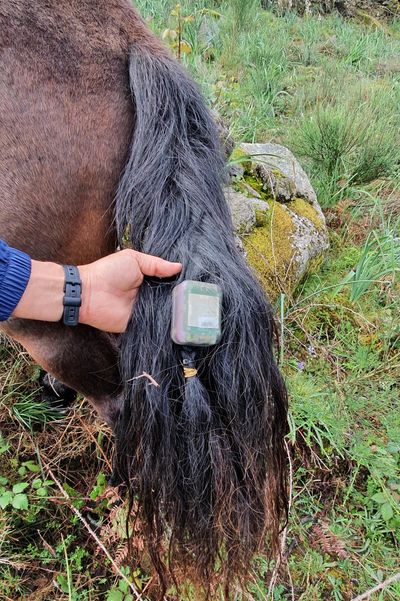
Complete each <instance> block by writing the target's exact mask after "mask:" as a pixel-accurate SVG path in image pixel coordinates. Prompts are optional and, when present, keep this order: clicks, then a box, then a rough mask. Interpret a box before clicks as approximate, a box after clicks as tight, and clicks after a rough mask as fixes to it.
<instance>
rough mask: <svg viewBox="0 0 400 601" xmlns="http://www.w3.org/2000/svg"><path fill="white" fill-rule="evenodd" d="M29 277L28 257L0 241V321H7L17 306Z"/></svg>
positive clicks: (29, 261) (29, 265) (29, 262)
mask: <svg viewBox="0 0 400 601" xmlns="http://www.w3.org/2000/svg"><path fill="white" fill-rule="evenodd" d="M30 275H31V259H30V257H29V256H28V255H26V254H25V253H23V252H21V251H20V250H17V249H15V248H11V247H10V246H8V245H7V244H6V243H5V242H4V241H3V240H0V321H5V320H6V319H8V318H9V317H10V315H11V313H12V312H13V311H14V309H15V307H16V306H17V305H18V303H19V301H20V299H21V296H22V295H23V293H24V292H25V288H26V286H27V284H28V281H29V278H30Z"/></svg>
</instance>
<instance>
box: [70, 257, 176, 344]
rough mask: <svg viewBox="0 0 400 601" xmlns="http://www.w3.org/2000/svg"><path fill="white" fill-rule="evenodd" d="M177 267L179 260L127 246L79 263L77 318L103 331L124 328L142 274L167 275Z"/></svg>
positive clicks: (121, 330) (115, 330) (142, 276)
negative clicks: (80, 304) (174, 260)
mask: <svg viewBox="0 0 400 601" xmlns="http://www.w3.org/2000/svg"><path fill="white" fill-rule="evenodd" d="M181 269H182V265H181V264H180V263H170V262H169V261H165V260H164V259H160V258H159V257H154V256H152V255H146V254H143V253H140V252H137V251H135V250H130V249H126V250H121V251H119V252H116V253H113V254H111V255H108V256H107V257H103V258H102V259H99V260H98V261H95V262H94V263H90V264H89V265H82V266H80V267H79V273H80V276H81V280H82V306H81V308H80V311H79V322H80V323H85V324H87V325H90V326H93V327H95V328H99V329H100V330H105V331H107V332H114V333H118V332H124V331H125V330H126V327H127V325H128V321H129V318H130V316H131V313H132V307H133V304H134V302H135V299H136V297H137V294H138V291H139V287H140V285H141V284H142V282H143V279H144V276H145V275H149V276H157V277H160V278H162V277H170V276H173V275H176V274H178V273H179V272H180V271H181Z"/></svg>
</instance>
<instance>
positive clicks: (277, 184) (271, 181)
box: [240, 143, 317, 204]
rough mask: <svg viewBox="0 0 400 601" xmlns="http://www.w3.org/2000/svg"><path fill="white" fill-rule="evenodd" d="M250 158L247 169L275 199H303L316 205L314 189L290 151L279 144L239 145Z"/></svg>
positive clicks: (284, 200) (285, 200)
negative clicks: (251, 171) (248, 168)
mask: <svg viewBox="0 0 400 601" xmlns="http://www.w3.org/2000/svg"><path fill="white" fill-rule="evenodd" d="M240 149H241V150H243V152H245V153H246V154H249V155H257V156H254V157H252V158H251V166H252V169H253V171H254V173H255V175H256V176H257V177H259V178H260V179H261V181H262V182H263V185H264V189H265V190H266V192H267V193H268V194H271V196H272V197H273V198H275V199H276V200H280V201H283V202H287V201H290V200H293V199H294V198H296V197H297V198H304V199H305V200H307V201H308V202H309V203H310V204H314V203H316V202H317V197H316V194H315V192H314V189H313V187H312V185H311V183H310V180H309V179H308V177H307V175H306V173H305V172H304V170H303V168H302V167H301V165H300V163H299V162H298V160H297V159H296V158H295V156H294V155H293V153H292V152H290V150H289V149H288V148H285V147H284V146H280V145H279V144H272V143H269V144H241V146H240Z"/></svg>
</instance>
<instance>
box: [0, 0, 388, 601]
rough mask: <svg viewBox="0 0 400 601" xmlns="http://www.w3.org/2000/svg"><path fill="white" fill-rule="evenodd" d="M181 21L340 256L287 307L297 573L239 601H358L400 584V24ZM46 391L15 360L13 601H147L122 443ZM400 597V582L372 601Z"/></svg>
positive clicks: (0, 443) (160, 21)
mask: <svg viewBox="0 0 400 601" xmlns="http://www.w3.org/2000/svg"><path fill="white" fill-rule="evenodd" d="M181 4H182V14H183V15H186V16H189V15H192V17H193V18H192V19H189V20H187V21H185V22H184V25H183V31H182V37H183V39H184V40H185V41H186V42H188V48H189V49H190V51H189V52H185V53H183V57H182V60H183V61H184V62H185V63H186V64H187V66H188V68H189V69H190V70H191V71H192V72H193V74H194V76H195V77H196V79H197V80H198V81H199V83H200V85H201V86H202V89H203V90H204V93H205V94H206V96H207V98H208V100H209V102H210V104H211V105H212V106H213V107H214V108H215V109H217V110H218V111H219V113H220V114H221V115H222V116H223V117H224V119H225V121H226V123H227V124H228V127H229V129H230V131H231V133H232V134H233V135H234V137H235V139H236V141H237V142H240V141H269V140H272V141H275V142H279V143H284V144H286V145H287V146H288V147H290V148H291V149H292V150H293V151H294V152H295V153H296V155H297V156H299V158H300V160H301V161H302V163H303V166H304V167H305V169H306V171H307V172H308V173H309V174H310V176H311V178H312V182H313V184H314V186H315V188H316V190H317V193H318V197H319V200H320V202H321V204H322V206H323V207H324V211H325V215H326V218H327V222H328V225H329V234H330V241H331V249H330V251H329V254H328V256H327V259H326V261H325V263H324V264H323V265H322V266H321V268H320V269H319V270H318V272H316V273H314V274H313V275H311V276H310V277H308V279H307V280H306V281H305V282H303V283H302V284H301V286H299V289H298V290H297V294H296V296H295V298H294V299H293V300H291V301H288V299H287V298H284V297H282V298H281V299H280V304H279V307H277V314H278V315H279V316H280V318H281V330H282V333H283V337H282V341H283V342H282V345H281V349H280V356H281V359H282V369H283V371H284V373H285V377H286V381H287V383H288V387H289V391H290V433H289V436H288V443H289V448H290V454H291V460H292V463H293V486H292V495H291V499H292V508H291V514H290V519H289V524H288V528H287V532H286V554H285V561H284V562H283V563H282V565H281V566H280V568H279V569H278V570H277V572H276V580H275V584H274V586H273V587H272V590H270V588H271V587H270V582H271V574H272V570H273V567H274V566H273V565H272V566H268V565H267V564H266V563H265V560H264V559H263V557H262V555H260V557H259V558H257V559H256V560H255V562H254V567H253V572H252V581H251V584H250V586H249V591H248V593H246V594H243V595H241V596H240V595H239V596H238V599H243V600H244V599H246V600H247V599H249V600H254V599H256V600H260V601H261V600H262V601H265V600H267V599H270V600H271V601H272V599H273V600H274V601H280V600H282V601H289V600H290V601H292V600H293V599H295V600H296V601H325V600H328V599H329V600H331V599H332V600H335V601H350V600H351V599H352V598H353V597H356V596H357V594H360V593H362V592H363V591H366V590H368V589H369V588H371V587H373V586H375V585H377V584H379V583H381V582H383V581H384V580H385V579H386V578H388V577H390V576H391V575H393V574H395V573H397V572H399V570H400V561H399V556H400V553H399V547H400V539H399V532H400V474H399V462H400V418H399V416H400V411H399V409H400V407H399V393H398V381H399V377H400V326H399V319H398V317H399V302H400V282H399V277H398V269H399V268H398V265H399V237H400V170H399V166H400V156H399V148H400V145H399V141H400V140H399V133H398V132H399V118H400V114H399V109H398V107H399V106H400V68H399V66H398V57H399V55H400V29H399V24H398V22H393V23H387V24H385V26H384V27H380V28H371V27H368V26H366V25H365V24H363V23H361V22H359V21H355V20H353V21H344V20H343V19H342V18H340V17H339V16H337V15H334V14H332V15H329V16H325V17H323V18H319V17H317V16H307V17H302V18H301V17H298V16H297V15H295V14H291V13H286V14H282V15H278V14H277V13H274V12H273V11H271V10H261V8H260V6H259V5H260V3H259V2H244V1H243V0H233V1H231V2H226V1H224V0H221V1H218V0H215V1H211V0H209V1H206V0H204V1H201V0H194V1H189V0H186V1H183V2H182V3H181ZM137 5H138V7H139V9H140V11H141V12H142V14H143V15H144V16H145V17H146V18H147V19H148V20H149V23H150V25H151V27H152V28H153V29H154V30H155V31H156V32H157V33H159V34H160V35H161V34H162V33H163V32H164V31H165V30H166V29H169V30H173V29H174V28H176V27H177V23H176V18H175V17H174V16H173V15H172V14H171V11H172V10H173V8H174V6H175V2H172V1H169V0H138V2H137ZM204 9H207V10H204ZM172 38H173V36H172V37H171V39H172ZM175 50H176V49H175ZM38 376H39V372H38V369H37V367H36V366H35V365H33V364H32V363H31V361H30V360H29V358H28V357H27V356H26V354H24V353H21V352H20V350H19V349H17V348H16V347H15V346H14V345H11V344H10V343H8V342H6V341H4V342H3V343H2V345H1V346H0V398H1V404H0V430H1V432H2V436H1V438H0V476H1V478H0V507H1V506H2V505H4V507H3V508H0V599H4V600H7V599H13V600H14V599H17V598H18V599H32V600H34V601H39V600H41V599H43V600H44V601H50V600H52V599H57V600H64V599H65V600H66V599H68V600H70V599H72V600H74V601H86V600H95V599H96V600H105V601H129V600H130V599H132V598H135V594H134V593H133V591H132V590H131V589H130V588H129V585H128V584H127V580H128V581H129V582H131V583H132V586H133V587H134V588H135V590H136V591H138V592H139V593H140V592H143V591H144V592H143V598H144V599H148V598H150V597H151V592H149V591H151V575H150V572H149V566H148V565H147V564H146V563H145V562H144V563H143V562H142V563H136V564H135V563H134V564H133V565H132V566H128V565H127V560H126V555H127V554H126V540H125V538H124V537H125V533H124V527H123V519H121V515H122V516H123V515H124V513H123V510H120V509H119V503H120V499H119V498H118V495H117V492H116V491H115V490H114V489H109V488H107V486H106V476H107V474H109V472H110V456H111V445H112V442H111V435H110V432H109V430H108V429H107V428H106V427H105V426H104V424H102V423H101V422H100V421H99V420H97V418H96V417H95V416H94V414H93V413H92V411H91V409H90V408H89V407H88V406H87V404H86V403H85V402H84V401H83V400H82V399H81V400H79V402H78V403H77V405H76V407H75V409H74V411H73V413H72V414H71V415H68V416H63V419H62V420H61V421H52V420H51V418H52V417H54V416H52V415H47V418H48V419H45V417H46V414H45V413H44V414H42V415H40V408H39V406H38V399H39V394H40V388H39V384H38ZM49 471H51V474H53V476H54V478H55V479H57V482H59V483H62V489H63V491H64V493H65V494H61V492H60V489H59V488H58V486H57V483H56V481H55V480H54V478H53V477H52V476H51V475H50V473H49ZM39 491H40V492H39ZM13 503H14V504H13ZM6 504H7V505H6ZM77 512H78V513H77ZM78 514H79V515H78ZM79 516H80V517H79ZM84 522H86V524H89V525H91V527H92V529H94V530H95V533H97V535H98V537H99V538H100V540H101V542H102V543H103V544H104V546H105V547H106V549H107V550H108V551H109V552H110V553H111V556H112V557H113V558H114V560H115V563H116V565H117V570H116V569H115V566H114V568H113V566H112V565H111V563H110V561H109V559H107V558H106V557H105V555H104V552H103V551H102V550H101V548H100V547H99V544H98V542H96V541H95V540H94V538H93V536H92V535H89V534H88V530H87V527H86V526H85V523H84ZM135 544H136V545H137V547H138V550H140V546H141V540H140V536H137V537H135ZM268 595H269V597H268ZM399 597H400V584H399V583H394V584H392V585H390V586H388V587H385V589H384V590H383V591H381V592H380V593H376V594H375V595H373V596H372V597H371V601H395V600H396V599H398V598H399ZM172 598H174V599H176V596H175V597H173V596H171V599H172ZM183 598H184V599H185V600H186V599H187V601H197V599H196V595H195V594H194V593H193V592H190V590H188V591H187V593H186V594H185V596H184V597H183Z"/></svg>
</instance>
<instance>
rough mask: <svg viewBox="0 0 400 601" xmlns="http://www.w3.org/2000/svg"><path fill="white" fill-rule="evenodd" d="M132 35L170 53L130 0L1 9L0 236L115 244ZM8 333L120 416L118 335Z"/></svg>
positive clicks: (50, 256) (23, 0) (88, 249)
mask: <svg viewBox="0 0 400 601" xmlns="http://www.w3.org/2000/svg"><path fill="white" fill-rule="evenodd" d="M132 39H135V40H136V41H137V40H139V41H140V43H142V44H143V45H145V46H147V47H148V48H150V49H151V50H152V51H154V52H158V53H159V52H165V50H164V49H162V47H161V45H160V43H159V42H158V40H157V39H156V38H155V37H154V36H152V35H151V34H150V32H149V31H148V29H147V28H146V27H145V26H144V24H143V21H142V19H141V18H140V17H139V16H138V14H137V13H136V12H135V11H134V10H133V9H132V7H131V6H130V5H129V4H128V2H124V1H108V0H107V1H106V0H105V1H103V2H102V1H98V2H93V1H92V0H86V1H81V0H73V1H72V2H70V1H61V2H56V3H52V7H51V9H49V4H48V3H47V2H44V1H39V2H36V1H35V2H33V3H32V2H30V1H29V0H5V1H2V2H1V4H0V57H1V70H0V190H1V194H0V237H1V238H2V239H4V240H6V242H7V243H9V244H10V245H14V246H16V247H18V248H20V249H21V250H23V251H25V252H27V253H29V254H30V255H31V256H32V258H34V259H37V260H48V261H56V262H60V263H71V264H75V265H76V264H85V263H88V262H91V261H94V260H96V259H98V258H100V257H102V256H104V255H106V254H107V253H109V252H112V251H114V250H115V249H116V245H117V241H116V233H115V230H114V227H113V225H112V223H113V214H112V205H113V198H114V195H115V192H116V187H117V184H118V181H119V177H120V174H121V172H122V169H123V166H124V162H125V159H126V154H127V150H128V146H129V142H130V139H131V132H132V127H133V120H134V114H133V106H132V102H131V99H130V92H129V79H128V54H129V46H130V43H131V41H132ZM3 329H4V331H5V332H6V333H7V334H8V335H9V336H11V337H13V338H15V339H16V340H18V341H19V342H21V343H22V344H23V345H24V346H25V347H26V348H27V350H28V351H29V352H30V353H31V355H32V356H33V357H34V358H35V360H36V361H37V362H38V363H40V364H41V365H42V366H43V367H45V368H46V369H47V370H48V371H50V372H51V373H52V374H53V375H54V376H56V377H57V378H58V379H60V380H61V381H63V382H65V383H66V384H68V385H69V386H71V387H72V388H75V389H77V390H79V391H80V392H82V393H83V394H85V395H86V396H87V397H88V398H89V399H91V401H92V402H93V403H94V405H95V406H97V408H98V409H99V410H100V413H101V414H102V415H103V417H105V418H106V419H110V416H109V415H108V408H107V398H108V397H109V398H110V401H111V399H115V398H116V394H115V393H116V392H117V391H118V389H119V387H120V377H119V373H118V360H117V352H116V348H115V342H114V340H113V338H112V337H111V336H109V335H107V334H104V333H101V332H98V331H97V330H93V329H91V328H87V327H84V326H79V327H78V328H76V329H75V330H68V329H66V328H63V327H62V326H60V325H59V324H46V323H34V322H29V321H19V320H11V321H10V322H9V323H7V324H4V326H3ZM113 402H114V401H113Z"/></svg>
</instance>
